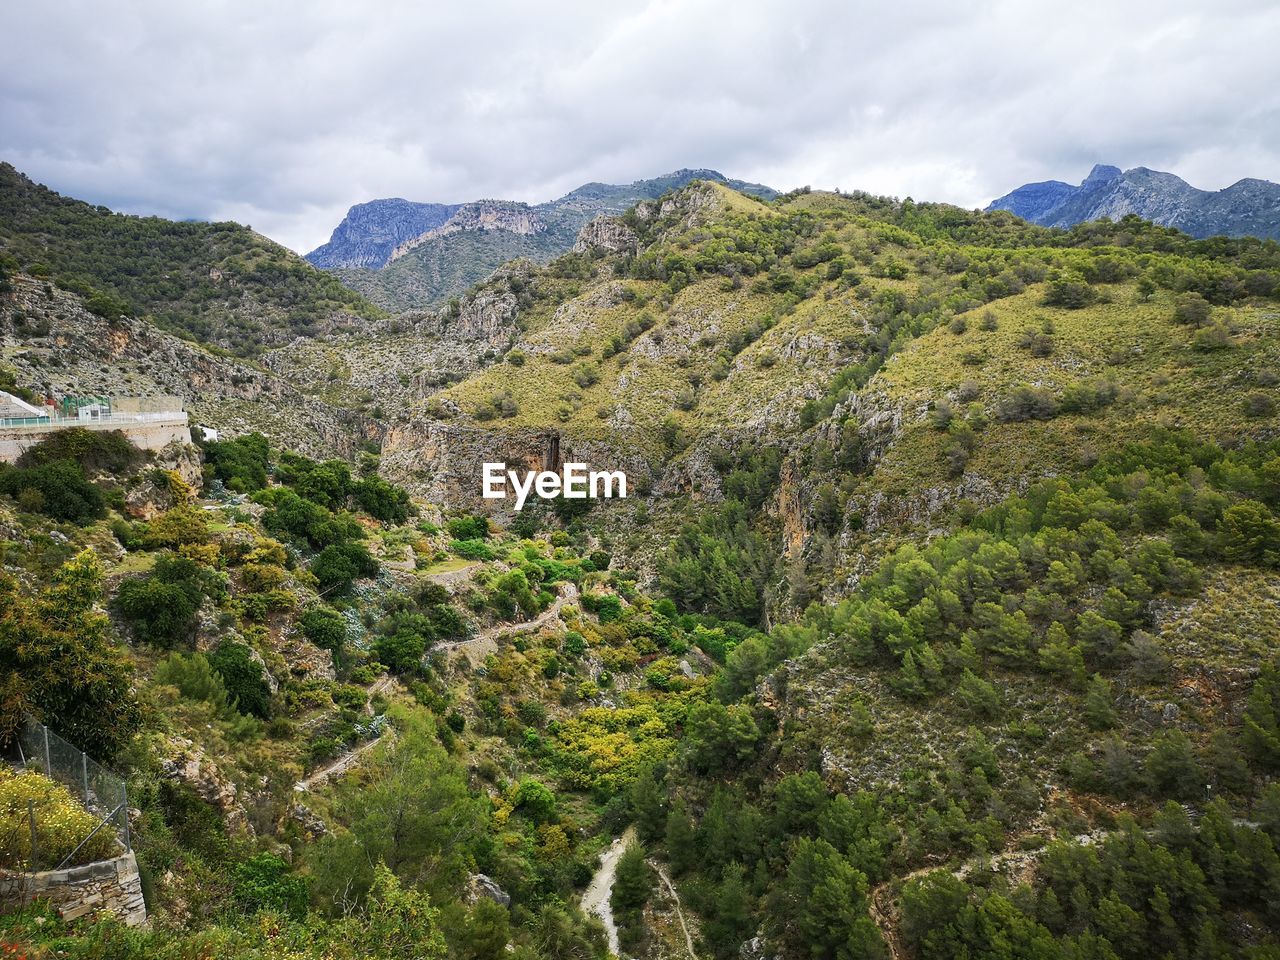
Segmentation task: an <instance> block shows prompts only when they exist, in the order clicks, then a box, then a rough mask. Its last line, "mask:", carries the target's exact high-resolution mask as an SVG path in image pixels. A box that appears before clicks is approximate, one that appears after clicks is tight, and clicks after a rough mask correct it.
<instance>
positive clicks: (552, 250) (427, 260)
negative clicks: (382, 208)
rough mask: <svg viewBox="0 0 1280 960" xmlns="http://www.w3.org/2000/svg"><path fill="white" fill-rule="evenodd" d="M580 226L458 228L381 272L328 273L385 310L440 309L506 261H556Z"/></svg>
mask: <svg viewBox="0 0 1280 960" xmlns="http://www.w3.org/2000/svg"><path fill="white" fill-rule="evenodd" d="M579 226H580V224H577V223H570V224H555V225H552V226H550V227H548V229H547V230H545V231H543V232H541V233H533V234H523V233H514V232H512V231H509V230H462V231H459V232H457V233H450V234H446V235H444V236H441V237H433V238H431V239H430V240H426V241H424V242H423V243H421V244H419V245H418V246H416V247H414V248H413V249H412V250H411V251H410V252H409V253H407V254H405V255H404V256H402V257H399V258H398V259H396V260H393V261H391V262H390V263H389V264H387V265H386V266H385V267H383V268H382V269H381V270H359V269H351V268H347V269H339V270H333V271H331V272H332V274H333V275H334V276H335V277H337V279H338V280H340V281H341V282H342V283H343V284H345V285H346V286H348V287H350V288H351V289H352V290H357V291H359V292H360V293H361V294H363V295H364V296H365V297H368V298H369V300H371V301H372V302H373V303H376V304H378V305H379V306H380V307H382V308H384V309H386V310H393V311H397V310H409V309H438V308H439V307H442V306H444V305H445V304H446V303H448V301H449V299H450V298H452V297H455V296H457V295H458V293H460V292H461V291H463V290H466V289H468V288H469V287H472V286H474V285H475V284H477V283H479V282H480V281H482V280H484V279H485V278H486V277H488V276H489V274H491V273H493V271H494V270H496V269H498V267H500V266H502V265H503V264H504V263H506V262H507V261H508V260H516V259H520V258H525V259H528V260H532V261H533V262H535V263H546V262H548V261H549V260H552V259H554V258H555V257H556V256H558V255H559V254H560V253H562V252H563V251H564V250H565V249H566V248H568V247H570V246H572V245H573V238H574V237H575V236H576V235H577V232H578V227H579Z"/></svg>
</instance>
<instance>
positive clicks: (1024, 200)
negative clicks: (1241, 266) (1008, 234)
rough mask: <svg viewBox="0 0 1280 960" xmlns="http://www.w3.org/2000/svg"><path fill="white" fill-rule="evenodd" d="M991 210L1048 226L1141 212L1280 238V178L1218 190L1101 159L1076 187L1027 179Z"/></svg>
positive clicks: (1193, 228)
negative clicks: (1005, 212)
mask: <svg viewBox="0 0 1280 960" xmlns="http://www.w3.org/2000/svg"><path fill="white" fill-rule="evenodd" d="M987 209H988V210H1008V211H1009V212H1010V213H1013V214H1015V215H1017V216H1019V217H1022V218H1023V219H1024V220H1029V221H1030V222H1032V223H1038V224H1040V225H1041V226H1045V227H1072V226H1075V225H1076V224H1077V223H1085V222H1087V221H1090V220H1098V219H1101V218H1102V217H1108V218H1110V219H1112V220H1119V219H1120V218H1121V217H1125V216H1128V215H1130V214H1136V215H1137V216H1139V217H1142V218H1143V219H1144V220H1150V221H1151V222H1153V223H1158V224H1160V225H1161V226H1166V227H1176V228H1177V229H1179V230H1181V231H1183V232H1184V233H1187V234H1190V235H1191V236H1193V237H1212V236H1228V237H1262V238H1265V239H1272V240H1276V239H1280V184H1275V183H1271V182H1270V181H1268V180H1253V179H1246V180H1241V181H1239V182H1238V183H1234V184H1232V185H1231V186H1229V187H1227V188H1225V189H1223V190H1217V191H1208V190H1198V189H1196V188H1195V187H1193V186H1191V185H1190V184H1189V183H1187V182H1186V181H1185V180H1183V179H1181V178H1180V177H1176V176H1174V175H1173V174H1172V173H1161V172H1160V171H1158V170H1148V169H1147V168H1146V167H1135V168H1134V169H1132V170H1125V171H1121V170H1120V168H1119V167H1111V166H1104V165H1102V164H1099V165H1097V166H1095V167H1094V168H1093V170H1092V171H1091V172H1090V174H1089V176H1088V177H1086V178H1085V179H1084V181H1083V182H1082V183H1081V184H1080V185H1079V186H1077V187H1073V186H1071V185H1070V184H1068V183H1063V182H1062V181H1060V180H1047V181H1044V182H1042V183H1028V184H1024V185H1023V186H1021V187H1018V189H1016V190H1014V191H1013V192H1012V193H1009V194H1006V195H1005V196H1003V197H1000V198H999V199H997V200H993V201H991V203H990V204H989V205H988V206H987Z"/></svg>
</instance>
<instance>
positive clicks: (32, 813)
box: [27, 800, 40, 873]
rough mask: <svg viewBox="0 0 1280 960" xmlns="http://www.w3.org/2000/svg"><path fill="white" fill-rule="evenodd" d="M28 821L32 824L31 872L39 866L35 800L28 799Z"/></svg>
mask: <svg viewBox="0 0 1280 960" xmlns="http://www.w3.org/2000/svg"><path fill="white" fill-rule="evenodd" d="M27 822H28V824H30V826H31V872H32V873H35V872H36V871H37V869H38V868H39V858H40V844H39V841H38V840H36V802H35V801H34V800H28V801H27Z"/></svg>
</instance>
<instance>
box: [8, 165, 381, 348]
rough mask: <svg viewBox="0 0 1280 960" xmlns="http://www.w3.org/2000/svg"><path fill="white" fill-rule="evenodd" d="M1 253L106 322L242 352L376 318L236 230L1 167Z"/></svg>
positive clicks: (270, 246) (332, 284) (341, 290)
mask: <svg viewBox="0 0 1280 960" xmlns="http://www.w3.org/2000/svg"><path fill="white" fill-rule="evenodd" d="M0 250H3V252H4V254H5V255H6V256H7V257H8V258H10V259H11V260H13V261H15V262H16V264H17V266H18V267H19V268H20V269H25V270H27V271H28V272H33V273H40V274H42V275H44V276H48V277H51V278H53V279H54V280H55V281H56V282H57V283H58V284H59V285H60V286H62V287H65V288H66V289H68V290H72V291H74V292H76V293H79V294H81V295H82V296H84V297H85V299H86V305H87V306H88V308H89V309H90V310H92V311H93V312H95V313H98V314H99V315H101V316H104V317H106V318H107V319H113V318H118V317H121V316H133V315H142V314H146V315H148V316H150V317H152V318H153V319H154V320H155V321H156V323H158V324H159V325H160V326H162V327H164V328H166V329H168V330H172V331H175V332H178V333H181V334H183V335H184V336H189V337H191V338H193V339H196V340H199V341H201V342H203V343H208V344H213V345H216V346H219V347H221V348H224V349H227V350H230V351H232V352H234V353H237V354H239V355H241V356H249V355H252V354H254V353H256V352H258V351H259V350H260V349H261V347H262V345H263V344H264V343H267V342H281V341H284V340H287V339H288V338H291V337H294V336H298V335H299V334H307V333H314V332H316V330H317V329H318V327H319V324H320V323H321V322H322V321H323V320H326V319H328V318H330V317H332V316H334V315H335V314H338V313H340V312H344V311H345V312H350V313H354V314H357V315H359V316H363V317H375V316H377V315H378V310H377V308H375V307H373V306H372V305H371V304H369V302H368V301H366V300H365V299H364V298H362V297H361V296H360V295H359V294H356V293H353V292H352V291H351V290H348V289H347V288H345V287H343V286H342V285H341V284H340V283H339V282H338V281H337V280H335V279H333V278H332V277H331V276H329V275H328V274H326V273H323V272H322V271H319V270H316V269H315V268H314V267H312V266H311V265H310V264H308V263H307V262H306V261H305V260H302V259H301V258H300V257H296V256H294V255H293V254H292V253H290V252H289V251H287V250H285V249H284V248H283V247H280V246H278V245H277V244H274V243H272V242H271V241H269V240H267V239H265V238H264V237H262V236H260V235H258V234H255V233H254V232H253V231H252V230H250V229H249V228H248V227H242V226H240V225H239V224H235V223H196V222H176V221H173V220H163V219H161V218H159V217H132V216H126V215H124V214H119V213H112V212H111V211H109V210H107V209H106V208H105V207H93V206H90V205H89V204H87V203H82V202H81V201H79V200H72V199H68V198H66V197H62V196H59V195H58V194H56V193H54V192H53V191H51V190H48V189H46V188H45V187H42V186H40V185H38V184H35V183H32V182H31V181H30V180H28V179H27V178H26V177H24V176H23V175H22V174H20V173H19V172H18V171H17V170H15V169H14V168H13V167H12V166H10V165H9V164H7V163H5V164H0Z"/></svg>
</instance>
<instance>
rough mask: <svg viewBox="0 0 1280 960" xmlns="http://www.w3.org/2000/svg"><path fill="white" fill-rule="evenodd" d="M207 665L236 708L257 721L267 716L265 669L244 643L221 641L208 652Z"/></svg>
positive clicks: (269, 713)
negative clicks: (219, 678) (218, 677)
mask: <svg viewBox="0 0 1280 960" xmlns="http://www.w3.org/2000/svg"><path fill="white" fill-rule="evenodd" d="M209 666H211V667H212V668H213V669H214V671H215V672H216V673H217V674H218V676H220V677H221V678H222V682H223V684H224V685H225V686H226V688H227V693H228V694H229V695H230V696H231V699H232V702H233V703H234V704H235V707H236V709H237V710H239V711H240V712H241V713H244V714H248V715H250V716H254V717H258V718H259V719H261V720H266V719H267V718H268V717H269V716H270V715H271V688H270V687H269V686H268V685H267V677H266V671H265V670H263V668H262V664H261V663H259V662H258V661H257V660H256V659H255V658H254V656H253V651H252V650H250V649H249V647H248V646H246V645H245V644H243V643H235V642H234V641H229V640H224V641H223V642H222V643H220V644H218V648H217V649H216V650H214V651H213V653H211V654H210V655H209Z"/></svg>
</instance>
